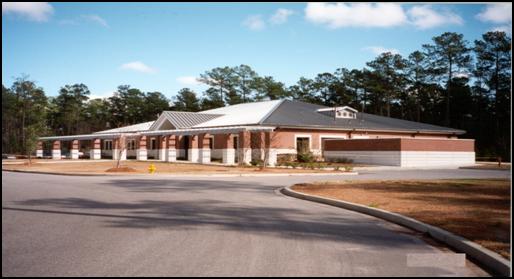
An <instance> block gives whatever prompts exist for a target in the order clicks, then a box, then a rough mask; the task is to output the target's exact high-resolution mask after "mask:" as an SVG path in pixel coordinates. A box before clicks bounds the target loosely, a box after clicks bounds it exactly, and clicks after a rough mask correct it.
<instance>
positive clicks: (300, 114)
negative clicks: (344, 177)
mask: <svg viewBox="0 0 514 279" xmlns="http://www.w3.org/2000/svg"><path fill="white" fill-rule="evenodd" d="M324 108H329V107H326V106H321V105H315V104H310V103H305V102H300V101H292V100H273V101H264V102H255V103H244V104H237V105H232V106H227V107H222V108H217V109H211V110H206V111H201V112H182V111H164V112H163V113H162V114H161V116H160V117H159V119H157V120H156V121H150V122H145V123H140V124H136V125H131V126H126V127H121V128H116V129H110V130H105V131H100V132H96V133H95V134H103V133H123V132H142V131H149V130H155V129H156V128H157V127H158V126H160V125H161V124H162V123H163V122H164V121H165V120H168V121H170V123H171V124H172V125H173V126H174V127H175V128H176V129H190V128H192V129H196V128H213V127H225V126H244V125H267V126H279V127H280V126H290V127H298V128H335V129H345V130H346V129H348V130H353V129H356V130H372V131H373V130H374V131H404V132H422V133H423V132H428V133H445V134H463V133H465V131H463V130H458V129H453V128H448V127H442V126H437V125H431V124H426V123H419V122H414V121H407V120H402V119H397V118H391V117H385V116H378V115H374V114H368V113H362V112H357V118H355V119H352V118H336V119H334V117H333V114H332V116H331V114H330V113H325V112H319V111H318V109H324Z"/></svg>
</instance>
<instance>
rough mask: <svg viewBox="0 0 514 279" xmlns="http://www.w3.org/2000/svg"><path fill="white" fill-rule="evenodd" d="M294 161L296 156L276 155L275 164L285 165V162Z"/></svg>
mask: <svg viewBox="0 0 514 279" xmlns="http://www.w3.org/2000/svg"><path fill="white" fill-rule="evenodd" d="M295 159H296V154H278V155H277V163H278V164H285V163H286V162H292V161H294V160H295Z"/></svg>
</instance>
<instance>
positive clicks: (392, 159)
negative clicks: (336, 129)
mask: <svg viewBox="0 0 514 279" xmlns="http://www.w3.org/2000/svg"><path fill="white" fill-rule="evenodd" d="M474 148H475V141H474V140H472V139H416V138H412V139H410V138H389V139H342V140H327V141H326V142H325V150H324V152H323V154H324V157H325V159H326V160H336V159H338V158H346V159H352V160H353V161H354V162H356V163H363V164H376V165H389V166H405V167H418V166H437V165H441V166H443V165H472V164H474V163H475V151H474Z"/></svg>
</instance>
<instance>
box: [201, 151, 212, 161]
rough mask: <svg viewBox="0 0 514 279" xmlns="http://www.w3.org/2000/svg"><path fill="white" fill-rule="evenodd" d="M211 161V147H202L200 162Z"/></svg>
mask: <svg viewBox="0 0 514 279" xmlns="http://www.w3.org/2000/svg"><path fill="white" fill-rule="evenodd" d="M210 162H211V149H210V148H203V149H201V157H200V163H201V164H209V163H210Z"/></svg>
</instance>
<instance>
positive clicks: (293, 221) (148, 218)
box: [2, 170, 508, 276]
mask: <svg viewBox="0 0 514 279" xmlns="http://www.w3.org/2000/svg"><path fill="white" fill-rule="evenodd" d="M507 176H508V173H507V172H496V171H477V170H436V171H428V170H423V171H419V170H412V171H383V172H367V173H366V174H363V175H360V176H357V177H351V179H378V178H450V177H507ZM345 178H350V177H345ZM325 179H340V178H337V177H333V176H328V177H322V176H319V177H268V178H265V177H239V178H214V177H212V178H193V177H191V178H184V177H182V178H171V177H166V176H153V177H151V176H133V177H73V176H55V175H38V174H22V173H11V172H2V275H3V276H19V275H23V276H38V275H39V276H42V275H46V276H52V275H60V276H73V275H97V276H102V275H107V276H108V275H121V276H123V275H125V276H131V275H168V276H186V275H188V276H209V275H217V276H236V275H239V276H242V275H247V276H258V275H261V276H280V275H282V276H284V275H289V276H302V275H311V276H315V275H320V276H323V275H325V276H365V275H371V276H373V275H375V276H376V275H397V276H407V275H436V276H443V275H444V276H446V275H464V276H466V275H470V276H475V275H485V273H484V272H483V271H482V270H480V269H479V268H476V267H475V266H473V265H472V264H470V263H469V262H468V263H467V266H466V267H452V266H442V265H440V264H436V263H434V262H427V264H426V266H421V267H408V266H407V265H406V257H407V255H408V254H413V253H414V254H415V253H435V254H436V255H442V254H443V253H444V254H446V255H449V254H453V253H452V252H449V251H444V250H442V249H440V248H436V247H434V246H431V245H429V244H427V243H426V242H424V241H423V240H422V239H421V238H420V237H419V236H417V235H416V234H414V233H413V232H411V231H409V230H407V229H404V228H401V227H399V226H396V225H392V224H389V223H387V222H384V221H381V220H379V219H376V218H372V217H368V216H365V215H362V214H358V213H354V212H351V211H347V210H343V209H339V208H334V207H330V206H325V205H319V204H315V203H311V202H307V201H302V200H296V199H293V198H289V197H284V196H282V195H280V194H278V193H277V192H276V190H277V189H278V188H280V187H281V186H284V185H289V184H292V183H296V182H301V181H312V180H325Z"/></svg>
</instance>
